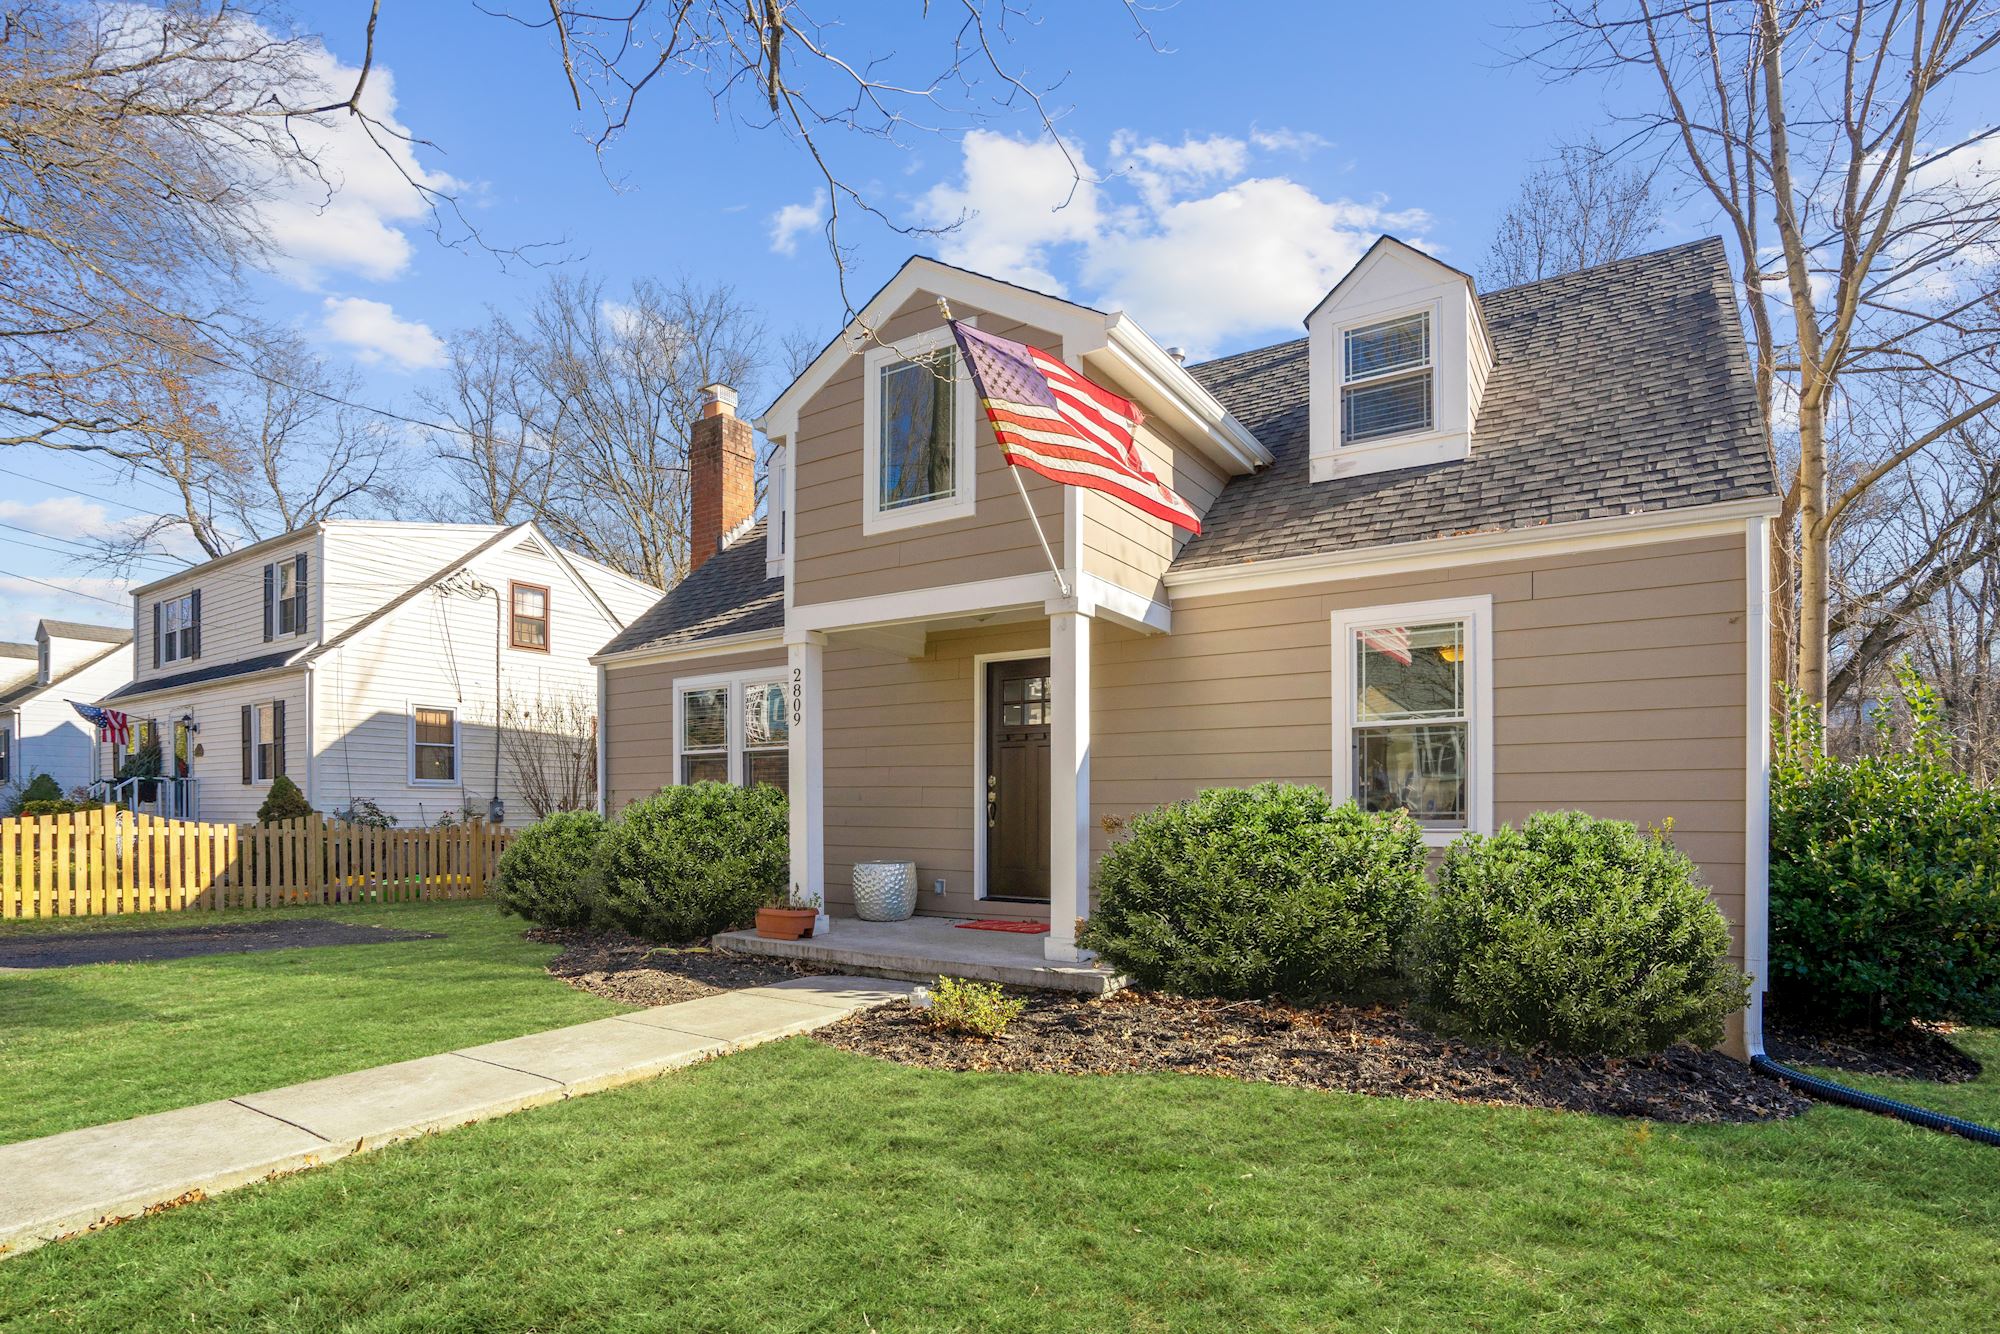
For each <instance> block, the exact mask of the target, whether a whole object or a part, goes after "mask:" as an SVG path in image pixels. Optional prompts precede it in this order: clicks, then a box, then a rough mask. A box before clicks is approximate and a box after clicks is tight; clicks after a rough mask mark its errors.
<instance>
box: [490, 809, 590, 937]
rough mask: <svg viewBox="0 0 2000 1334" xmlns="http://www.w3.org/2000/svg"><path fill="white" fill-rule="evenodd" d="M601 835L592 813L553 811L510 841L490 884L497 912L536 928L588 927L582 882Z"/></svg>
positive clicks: (587, 903)
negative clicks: (497, 908)
mask: <svg viewBox="0 0 2000 1334" xmlns="http://www.w3.org/2000/svg"><path fill="white" fill-rule="evenodd" d="M604 832H605V825H604V817H602V816H600V815H599V814H598V813H597V812H596V811H557V812H556V813H555V814H553V815H550V816H547V817H545V818H543V819H540V820H537V821H535V823H533V824H531V825H529V826H528V827H527V828H526V829H523V830H522V831H521V832H520V833H518V834H516V835H514V838H513V841H512V842H510V843H508V845H507V850H506V851H505V852H503V853H501V854H500V866H499V869H498V872H497V873H496V874H495V876H494V878H493V898H494V900H495V901H496V902H497V903H499V905H500V910H501V911H502V912H509V913H513V914H514V915H515V916H517V917H525V918H527V919H528V920H529V921H531V922H533V923H535V924H536V925H538V926H557V927H568V926H582V925H584V924H585V923H587V922H588V921H589V920H590V909H591V898H590V893H589V888H588V883H587V882H588V880H589V877H590V872H591V865H592V862H593V860H594V858H595V857H596V854H597V845H598V842H599V841H600V840H601V839H603V837H604Z"/></svg>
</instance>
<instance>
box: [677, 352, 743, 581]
mask: <svg viewBox="0 0 2000 1334" xmlns="http://www.w3.org/2000/svg"><path fill="white" fill-rule="evenodd" d="M756 508H757V446H756V443H755V442H754V441H753V440H752V439H751V437H750V423H749V422H747V421H744V420H743V419H742V418H741V417H739V416H737V415H736V391H735V390H734V389H731V388H730V387H729V386H728V385H726V384H710V385H703V386H702V390H701V416H700V417H698V418H696V419H695V423H694V426H693V428H692V429H690V430H689V432H688V529H689V537H688V573H689V574H693V573H694V572H695V571H696V570H698V569H700V568H701V567H702V564H703V563H704V562H705V561H707V560H708V558H709V557H710V556H713V555H714V554H715V553H716V552H718V551H720V550H722V541H723V539H724V538H726V537H728V536H729V535H730V534H731V533H733V532H735V531H736V530H737V529H738V528H740V527H742V526H743V523H744V522H745V521H746V520H747V519H749V517H750V516H751V514H752V513H753V512H754V511H755V510H756Z"/></svg>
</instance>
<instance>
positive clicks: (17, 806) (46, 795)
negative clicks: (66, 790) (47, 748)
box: [7, 774, 63, 815]
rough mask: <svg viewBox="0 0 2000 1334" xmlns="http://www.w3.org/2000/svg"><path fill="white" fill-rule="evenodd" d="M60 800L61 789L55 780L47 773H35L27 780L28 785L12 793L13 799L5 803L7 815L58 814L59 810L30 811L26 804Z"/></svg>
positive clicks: (61, 797)
mask: <svg viewBox="0 0 2000 1334" xmlns="http://www.w3.org/2000/svg"><path fill="white" fill-rule="evenodd" d="M62 800H63V790H62V788H61V787H59V786H58V785H57V784H56V780H55V779H54V778H53V777H52V776H50V775H49V774H36V775H35V776H34V777H33V778H30V779H29V780H28V785H27V786H26V787H24V788H22V789H21V790H20V791H19V792H18V793H16V794H15V795H14V799H13V800H12V801H11V802H9V803H8V804H7V814H9V815H54V814H60V812H56V811H39V810H36V811H31V810H29V809H28V805H29V803H30V802H32V803H34V804H36V805H41V804H43V803H46V802H52V801H55V802H59V801H62Z"/></svg>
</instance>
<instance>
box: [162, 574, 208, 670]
mask: <svg viewBox="0 0 2000 1334" xmlns="http://www.w3.org/2000/svg"><path fill="white" fill-rule="evenodd" d="M200 656H201V592H200V590H199V589H197V590H196V591H194V592H191V593H183V594H181V596H179V597H177V598H165V599H162V600H161V601H159V602H155V603H154V604H153V665H154V666H155V667H163V666H165V665H166V664H168V663H170V662H185V661H187V660H188V659H190V658H199V657H200Z"/></svg>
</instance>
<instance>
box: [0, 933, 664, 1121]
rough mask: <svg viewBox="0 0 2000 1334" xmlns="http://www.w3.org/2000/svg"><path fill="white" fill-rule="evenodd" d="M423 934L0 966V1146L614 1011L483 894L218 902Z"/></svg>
mask: <svg viewBox="0 0 2000 1334" xmlns="http://www.w3.org/2000/svg"><path fill="white" fill-rule="evenodd" d="M285 916H292V917H315V918H331V919H335V920H342V921H353V922H365V923H372V924H376V925H381V926H394V927H402V928H405V929H407V930H412V931H436V932H441V933H442V934H443V938H442V939H439V940H413V941H403V942H398V943H394V944H381V945H345V946H335V947H332V948H325V949H294V950H274V951H270V952H266V953H259V954H226V955H216V956H213V957H210V958H206V959H183V960H176V961H172V962H162V963H144V964H99V965H93V966H89V967H83V968H53V969H46V970H35V971H30V972H19V973H11V974H7V975H5V976H0V1090H4V1094H3V1095H0V1143H9V1142H12V1141H14V1140H20V1139H31V1138H34V1137H35V1136H38V1135H50V1134H54V1133H56V1132H57V1131H62V1130H74V1129H77V1128H78V1127H81V1126H90V1125H97V1124H99V1123H100V1122H104V1121H118V1120H123V1119H124V1118H126V1117H128V1116H141V1115H144V1114H145V1113H147V1112H158V1111H165V1110H167V1109H169V1108H174V1107H185V1106H188V1105H190V1104H193V1103H198V1102H207V1101H209V1100H211V1099H215V1098H228V1097H235V1096H237V1095H239V1094H244V1093H254V1092H256V1091H257V1090H259V1089H267V1088H276V1087H279V1086H281V1085H284V1084H294V1083H298V1082H299V1081H301V1080H306V1079H317V1078H320V1077H322V1076H325V1075H337V1074H344V1073H346V1072H347V1071H350V1070H360V1069H364V1068H366V1067H368V1066H371V1065H381V1064H384V1063H385V1062H389V1061H401V1060H408V1059H411V1058H413V1057H417V1056H431V1055H435V1054H436V1053H438V1052H442V1051H450V1050H451V1049H452V1048H454V1047H463V1046H468V1045H471V1044H473V1043H479V1042H490V1041H494V1040H496V1039H499V1038H506V1037H515V1036H518V1035H519V1034H522V1033H532V1032H535V1031H537V1030H539V1029H544V1028H554V1027H557V1026H559V1025H562V1024H576V1023H583V1022H585V1021H586V1020H590V1019H600V1018H602V1017H604V1016H605V1015H608V1014H615V1013H617V1012H618V1011H619V1010H620V1009H622V1008H625V1007H622V1006H618V1005H614V1004H612V1003H611V1002H609V1001H605V1000H601V999H599V998H597V997H595V996H591V995H588V994H586V993H583V992H579V991H575V990H572V989H571V988H569V987H566V986H564V985H562V984H561V983H559V982H556V981H554V980H553V979H551V978H550V977H549V976H548V975H547V974H546V973H545V972H543V966H544V965H545V964H546V963H547V962H548V961H549V960H550V959H551V958H553V957H554V956H555V953H556V950H555V948H554V947H553V946H549V945H536V944H531V943H530V942H528V941H525V940H523V939H521V932H522V929H523V925H524V924H523V923H522V922H520V921H519V920H518V919H514V918H504V917H502V916H501V915H500V913H499V911H498V910H497V909H496V908H495V907H494V906H493V905H492V904H490V903H415V904H396V905H385V906H374V907H316V908H305V909H300V908H291V909H279V910H271V911H265V912H231V913H227V914H223V915H221V916H219V917H211V918H209V919H208V920H211V921H215V920H221V921H230V922H237V921H246V920H253V919H257V918H282V917H285ZM185 924H187V923H186V921H185V919H183V918H181V917H174V918H164V917H161V916H158V915H149V916H140V917H124V918H102V919H92V920H77V921H69V922H55V923H43V922H33V923H9V924H8V925H7V927H6V928H5V929H4V931H0V934H23V933H28V932H41V931H47V930H51V929H67V930H128V929H143V928H158V927H163V926H175V925H185Z"/></svg>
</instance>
